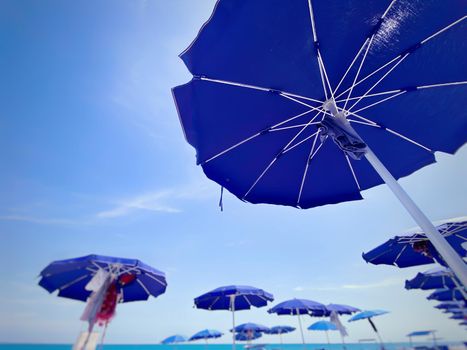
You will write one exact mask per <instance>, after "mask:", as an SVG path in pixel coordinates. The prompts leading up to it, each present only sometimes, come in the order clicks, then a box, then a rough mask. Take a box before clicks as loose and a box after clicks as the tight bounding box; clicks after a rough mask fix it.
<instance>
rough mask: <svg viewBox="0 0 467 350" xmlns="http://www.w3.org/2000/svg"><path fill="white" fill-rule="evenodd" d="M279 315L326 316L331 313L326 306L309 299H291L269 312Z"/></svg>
mask: <svg viewBox="0 0 467 350" xmlns="http://www.w3.org/2000/svg"><path fill="white" fill-rule="evenodd" d="M268 312H269V313H275V314H277V315H305V314H310V315H313V316H326V315H327V314H328V313H329V311H328V310H327V309H326V306H325V305H324V304H321V303H318V302H316V301H313V300H307V299H291V300H287V301H284V302H282V303H280V304H277V305H276V306H274V307H273V308H271V309H269V310H268Z"/></svg>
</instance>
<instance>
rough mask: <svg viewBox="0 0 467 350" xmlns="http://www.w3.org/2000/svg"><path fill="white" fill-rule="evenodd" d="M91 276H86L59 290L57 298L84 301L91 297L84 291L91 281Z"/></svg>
mask: <svg viewBox="0 0 467 350" xmlns="http://www.w3.org/2000/svg"><path fill="white" fill-rule="evenodd" d="M91 279H92V276H87V277H86V278H84V279H82V280H79V281H78V282H76V283H73V284H71V285H69V286H68V287H65V288H62V289H59V292H58V296H59V297H63V298H68V299H75V300H81V301H86V300H87V299H88V297H89V296H90V295H91V292H90V291H88V290H86V289H84V288H85V287H86V285H87V284H88V283H89V281H91Z"/></svg>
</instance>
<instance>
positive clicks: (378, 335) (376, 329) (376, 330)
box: [368, 317, 384, 350]
mask: <svg viewBox="0 0 467 350" xmlns="http://www.w3.org/2000/svg"><path fill="white" fill-rule="evenodd" d="M368 322H370V325H371V328H373V330H374V331H375V333H376V335H377V337H378V340H379V343H380V345H381V350H384V343H383V338H381V335H380V334H379V332H378V328H376V325H375V324H374V323H373V321H372V320H371V317H368Z"/></svg>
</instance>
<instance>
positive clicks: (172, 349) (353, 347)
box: [0, 342, 430, 350]
mask: <svg viewBox="0 0 467 350" xmlns="http://www.w3.org/2000/svg"><path fill="white" fill-rule="evenodd" d="M255 344H259V342H257V343H255ZM416 345H419V344H418V343H417V344H416ZM420 345H422V344H420ZM426 345H430V344H426ZM408 346H409V344H408V343H387V344H385V347H386V349H387V350H400V349H402V348H404V347H408ZM71 347H72V346H71V345H70V344H53V345H51V344H0V350H71ZM346 347H347V350H379V346H378V345H377V344H374V343H362V344H346ZM266 348H267V350H318V349H325V350H342V345H341V344H331V345H328V344H307V345H306V349H304V348H303V345H301V344H284V345H280V344H268V345H267V346H266ZM98 349H99V348H98ZM103 349H104V350H139V349H141V350H231V349H232V345H230V344H209V345H207V346H206V345H203V344H191V345H178V346H170V345H114V344H109V345H104V347H103ZM237 350H243V345H237Z"/></svg>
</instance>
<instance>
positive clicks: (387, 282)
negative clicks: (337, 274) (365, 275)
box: [293, 278, 401, 292]
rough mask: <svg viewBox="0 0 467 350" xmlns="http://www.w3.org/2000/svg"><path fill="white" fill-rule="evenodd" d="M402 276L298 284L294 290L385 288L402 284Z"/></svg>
mask: <svg viewBox="0 0 467 350" xmlns="http://www.w3.org/2000/svg"><path fill="white" fill-rule="evenodd" d="M400 284H401V280H400V278H386V279H383V280H381V281H375V282H368V283H353V284H342V285H338V286H312V287H306V286H297V287H295V288H294V289H293V290H294V291H295V292H303V291H337V290H343V289H347V290H348V289H355V290H358V289H373V288H385V287H389V286H394V285H400Z"/></svg>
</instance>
